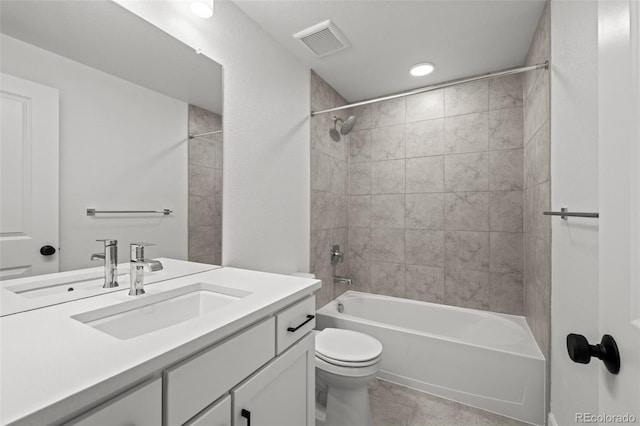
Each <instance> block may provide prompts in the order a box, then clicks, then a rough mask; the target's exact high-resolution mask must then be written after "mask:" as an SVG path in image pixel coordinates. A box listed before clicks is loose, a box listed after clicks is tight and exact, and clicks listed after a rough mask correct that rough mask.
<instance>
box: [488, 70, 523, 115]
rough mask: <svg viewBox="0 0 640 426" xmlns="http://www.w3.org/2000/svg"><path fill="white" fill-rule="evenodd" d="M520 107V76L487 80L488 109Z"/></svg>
mask: <svg viewBox="0 0 640 426" xmlns="http://www.w3.org/2000/svg"><path fill="white" fill-rule="evenodd" d="M519 106H522V74H514V75H510V76H506V77H501V78H493V79H491V80H489V107H490V108H491V109H492V110H497V109H502V108H513V107H519Z"/></svg>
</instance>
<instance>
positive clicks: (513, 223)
mask: <svg viewBox="0 0 640 426" xmlns="http://www.w3.org/2000/svg"><path fill="white" fill-rule="evenodd" d="M489 200H490V201H489V204H490V205H491V212H490V220H489V222H490V224H489V228H490V230H491V231H502V232H522V230H523V226H524V225H523V223H524V222H523V221H524V216H523V209H524V194H523V193H522V191H492V192H491V195H490V198H489Z"/></svg>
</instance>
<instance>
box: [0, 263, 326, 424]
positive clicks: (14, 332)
mask: <svg viewBox="0 0 640 426" xmlns="http://www.w3.org/2000/svg"><path fill="white" fill-rule="evenodd" d="M201 282H203V283H209V284H215V285H221V286H225V287H231V288H235V289H240V290H245V291H248V292H251V293H252V294H250V295H249V296H246V297H244V298H242V299H241V300H238V301H237V302H234V303H232V304H230V305H227V306H224V307H222V308H220V309H219V310H217V311H215V312H211V313H209V314H206V315H203V316H201V317H198V318H194V319H192V320H188V321H185V322H183V323H179V324H175V325H172V326H170V327H167V328H164V329H160V330H157V331H154V332H152V333H149V334H146V335H143V336H139V337H136V338H131V339H128V340H121V339H118V338H115V337H113V336H111V335H109V334H106V333H103V332H101V331H99V330H97V329H94V328H92V327H90V326H88V325H86V324H83V323H81V322H79V321H77V320H75V319H72V318H71V316H73V315H77V314H81V313H84V312H87V311H92V310H95V309H99V308H104V307H107V306H112V305H115V304H118V303H122V302H127V301H130V300H132V298H133V296H128V294H127V291H126V288H125V289H123V290H125V291H116V292H112V293H108V294H103V295H100V296H97V297H89V298H86V299H81V300H76V301H72V302H68V303H63V304H59V305H55V306H49V307H46V308H42V309H35V310H32V311H28V312H22V313H19V314H15V315H9V316H5V317H2V318H0V334H1V345H0V424H1V425H7V424H34V425H35V424H37V425H40V424H45V423H48V422H51V421H53V420H56V419H60V418H63V417H65V416H68V415H69V414H72V413H74V412H77V411H78V410H79V409H80V408H82V407H84V406H87V405H89V404H93V403H95V402H96V401H101V400H106V399H108V398H110V397H112V396H114V395H115V394H116V393H118V392H119V391H121V390H122V389H124V388H127V387H129V386H131V385H132V384H134V383H136V382H140V381H142V380H144V379H146V378H148V377H149V376H151V375H153V374H157V372H158V371H159V370H160V369H162V368H163V367H165V366H167V365H169V364H171V363H173V362H176V361H178V360H180V359H183V358H184V357H186V356H188V355H190V354H193V353H194V352H196V351H198V350H201V349H203V348H205V347H206V346H209V345H211V344H213V343H215V342H217V341H219V340H221V339H223V338H225V337H227V336H230V335H231V334H233V333H236V332H238V331H239V330H241V329H243V328H245V327H247V326H249V325H251V324H252V323H254V322H256V321H259V320H261V319H263V318H266V317H267V316H269V315H271V314H273V313H275V312H277V311H279V310H281V309H282V308H284V307H286V306H287V305H290V304H291V303H293V302H295V301H297V300H299V299H301V298H302V297H304V296H306V295H311V294H312V293H313V291H315V290H317V289H318V288H320V286H321V282H320V281H319V280H316V279H307V278H299V277H293V276H288V275H277V274H269V273H264V272H255V271H248V270H242V269H235V268H226V267H225V268H220V269H216V270H212V271H208V272H203V273H199V274H195V275H189V276H186V277H182V278H177V279H173V280H169V281H163V282H158V283H156V284H154V285H152V286H149V287H145V290H146V291H147V295H143V296H135V297H147V296H148V295H153V294H157V293H160V292H163V291H166V290H170V289H174V288H179V287H182V286H185V285H189V284H196V283H201ZM14 422H15V423H14Z"/></svg>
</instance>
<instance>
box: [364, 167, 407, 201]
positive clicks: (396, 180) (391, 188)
mask: <svg viewBox="0 0 640 426" xmlns="http://www.w3.org/2000/svg"><path fill="white" fill-rule="evenodd" d="M404 185H405V168H404V160H389V161H376V162H372V163H371V193H372V194H399V193H404Z"/></svg>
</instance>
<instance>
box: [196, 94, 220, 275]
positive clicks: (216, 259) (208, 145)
mask: <svg viewBox="0 0 640 426" xmlns="http://www.w3.org/2000/svg"><path fill="white" fill-rule="evenodd" d="M220 129H222V117H221V116H220V115H218V114H215V113H213V112H210V111H207V110H204V109H202V108H198V107H196V106H193V105H189V134H198V133H206V132H212V131H215V130H220ZM188 250H189V252H188V259H189V260H190V261H194V262H201V263H210V264H214V265H220V264H221V262H222V133H218V134H215V135H208V136H201V137H198V138H193V139H190V140H189V249H188Z"/></svg>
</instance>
